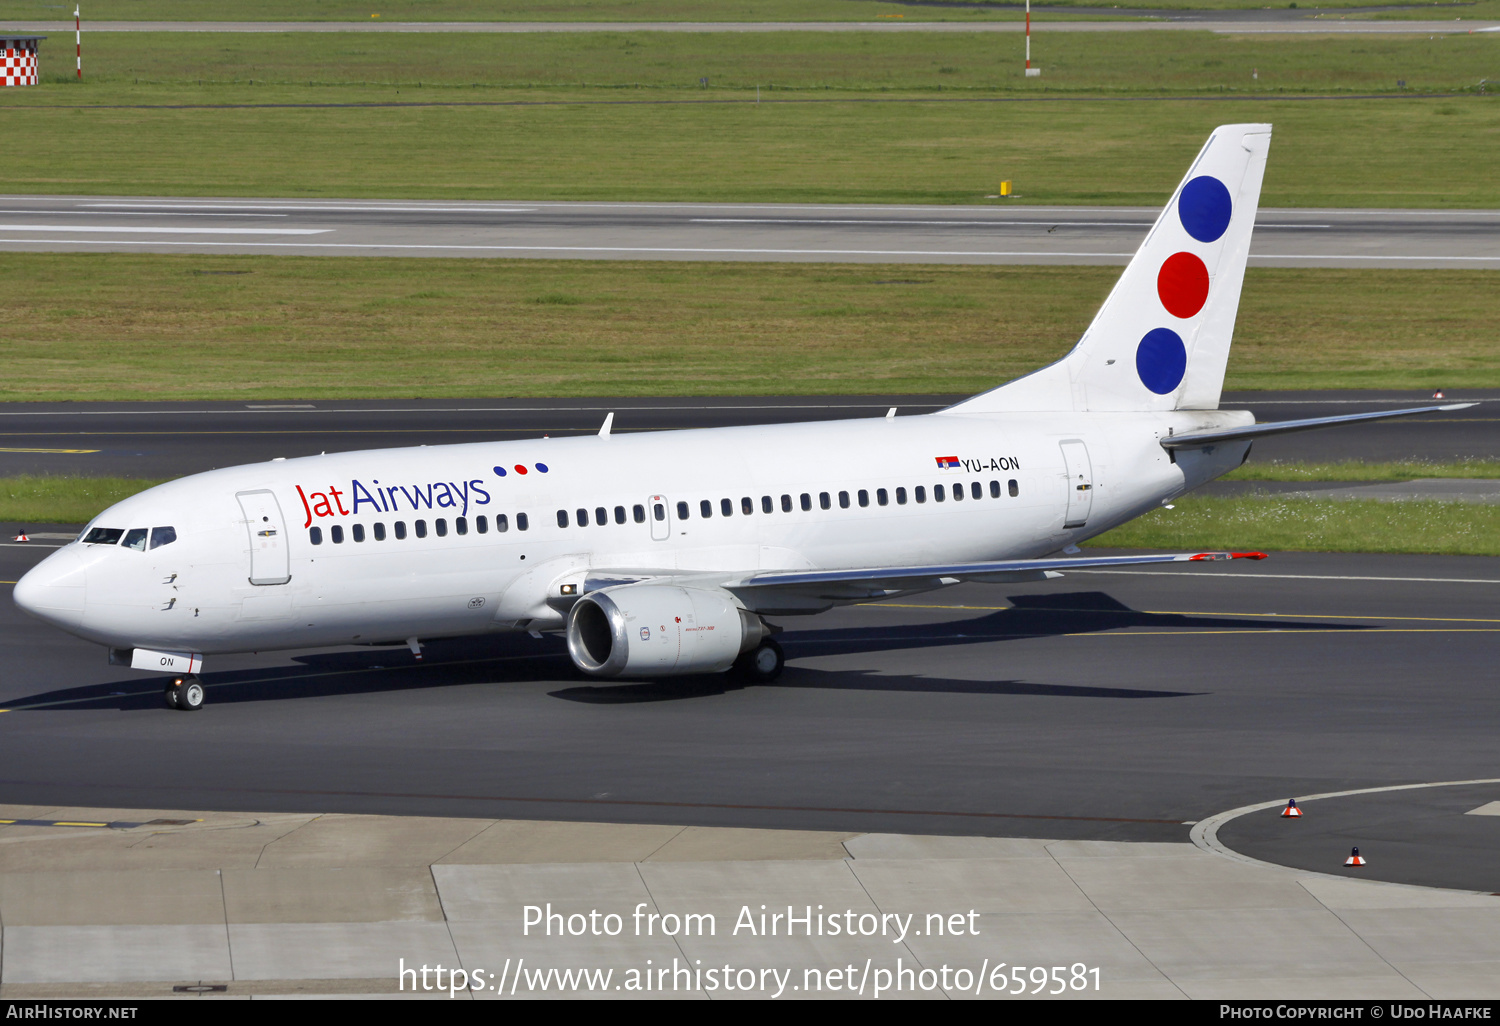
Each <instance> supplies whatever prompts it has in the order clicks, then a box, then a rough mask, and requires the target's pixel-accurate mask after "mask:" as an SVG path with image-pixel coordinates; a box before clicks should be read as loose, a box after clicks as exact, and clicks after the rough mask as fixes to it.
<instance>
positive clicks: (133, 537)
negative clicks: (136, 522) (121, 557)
mask: <svg viewBox="0 0 1500 1026" xmlns="http://www.w3.org/2000/svg"><path fill="white" fill-rule="evenodd" d="M120 544H121V545H123V546H125V547H126V548H127V549H135V550H136V551H137V552H145V551H146V529H145V528H144V527H132V528H131V529H130V530H128V531H126V532H125V540H124V541H122V542H120Z"/></svg>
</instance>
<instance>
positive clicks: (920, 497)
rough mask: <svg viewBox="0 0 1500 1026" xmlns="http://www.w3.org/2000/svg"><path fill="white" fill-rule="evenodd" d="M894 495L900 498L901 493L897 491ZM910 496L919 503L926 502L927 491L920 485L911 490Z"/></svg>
mask: <svg viewBox="0 0 1500 1026" xmlns="http://www.w3.org/2000/svg"><path fill="white" fill-rule="evenodd" d="M896 494H897V496H900V494H901V492H900V491H899V490H897V492H896ZM911 495H912V498H914V499H916V500H917V501H918V502H919V503H920V502H926V501H927V489H926V488H923V487H922V486H921V485H917V486H916V487H915V488H913V489H912V490H911Z"/></svg>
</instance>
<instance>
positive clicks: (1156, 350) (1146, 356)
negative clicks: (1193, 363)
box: [1135, 328, 1187, 395]
mask: <svg viewBox="0 0 1500 1026" xmlns="http://www.w3.org/2000/svg"><path fill="white" fill-rule="evenodd" d="M1135 372H1136V374H1138V375H1140V379H1141V384H1143V385H1145V386H1146V387H1147V388H1149V389H1151V391H1153V392H1155V393H1156V394H1157V395H1166V394H1167V393H1168V392H1171V391H1173V390H1174V389H1176V388H1177V386H1178V385H1180V384H1182V376H1183V374H1185V373H1186V372H1187V347H1186V346H1185V345H1183V344H1182V336H1181V335H1179V334H1177V332H1175V331H1173V330H1172V329H1171V328H1153V329H1152V330H1151V331H1148V332H1146V337H1145V338H1143V339H1141V344H1140V345H1138V346H1136V348H1135Z"/></svg>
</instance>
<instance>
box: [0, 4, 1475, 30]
mask: <svg viewBox="0 0 1500 1026" xmlns="http://www.w3.org/2000/svg"><path fill="white" fill-rule="evenodd" d="M1423 6H1427V5H1423ZM1405 9H1407V8H1406V7H1405V6H1396V7H1373V8H1360V9H1352V10H1351V9H1350V8H1329V9H1327V10H1322V11H1319V10H1317V9H1312V8H1309V9H1297V10H1291V9H1286V10H1284V11H1283V10H1277V11H1259V10H1256V11H1213V12H1209V11H1191V12H1189V11H1170V10H1154V11H1146V10H1140V11H1128V12H1123V11H1119V10H1115V9H1106V8H1077V7H1073V8H1053V9H1052V10H1051V11H1046V10H1044V9H1041V8H1033V9H1032V13H1033V15H1034V18H1033V22H1032V32H1033V34H1036V35H1040V34H1042V33H1045V32H1139V31H1152V30H1162V29H1166V30H1172V29H1186V30H1190V31H1198V32H1205V31H1207V32H1222V33H1234V34H1243V33H1248V32H1264V33H1278V34H1284V33H1304V32H1314V33H1320V34H1326V33H1340V34H1346V33H1350V34H1372V35H1416V34H1422V35H1428V34H1437V33H1441V34H1448V33H1454V32H1470V31H1480V32H1484V31H1495V30H1497V29H1500V24H1497V23H1496V22H1493V21H1463V22H1458V19H1456V18H1455V19H1452V20H1448V21H1436V20H1434V21H1361V20H1358V19H1354V20H1349V19H1348V15H1349V14H1351V13H1355V14H1359V13H1366V12H1370V11H1380V10H1405ZM1447 10H1456V11H1457V12H1462V11H1463V8H1462V7H1455V6H1453V5H1446V4H1445V5H1439V6H1437V7H1436V9H1435V11H1447ZM1049 15H1050V16H1051V17H1053V18H1068V19H1072V18H1077V17H1079V16H1080V15H1085V16H1086V15H1095V16H1100V17H1105V16H1109V15H1114V16H1115V18H1113V19H1112V20H1109V21H1073V20H1067V21H1060V20H1048V16H1049ZM1148 17H1149V18H1155V19H1160V20H1151V21H1147V20H1138V21H1136V20H1121V18H1148ZM1455 22H1457V24H1455ZM85 27H86V31H89V32H504V33H518V32H519V33H526V32H547V33H553V32H1012V33H1016V32H1022V31H1024V23H1023V22H1022V21H1021V20H1020V19H1017V20H1015V21H918V20H911V21H907V20H905V19H904V18H902V19H901V20H896V19H888V20H881V21H779V22H735V21H699V22H689V21H681V22H678V21H673V22H664V21H552V22H545V21H530V22H528V21H448V22H440V21H422V22H416V21H408V22H399V21H378V20H373V19H372V20H370V21H92V22H87V23H85ZM72 31H73V23H72V22H71V21H6V22H0V32H17V33H23V34H24V33H36V32H42V33H49V32H50V33H58V34H62V33H66V32H72Z"/></svg>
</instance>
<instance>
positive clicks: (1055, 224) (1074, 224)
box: [690, 217, 1333, 228]
mask: <svg viewBox="0 0 1500 1026" xmlns="http://www.w3.org/2000/svg"><path fill="white" fill-rule="evenodd" d="M690 220H691V222H692V223H693V224H891V225H904V224H919V225H941V226H963V225H980V226H982V227H986V228H995V227H1001V228H1004V227H1009V226H1013V225H1014V226H1021V227H1027V228H1049V227H1050V228H1150V227H1151V225H1152V222H1151V221H909V220H906V219H904V218H884V219H872V220H857V219H854V218H848V217H829V218H815V217H694V218H691V219H690ZM1255 227H1256V228H1332V227H1333V225H1331V224H1256V226H1255Z"/></svg>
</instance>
